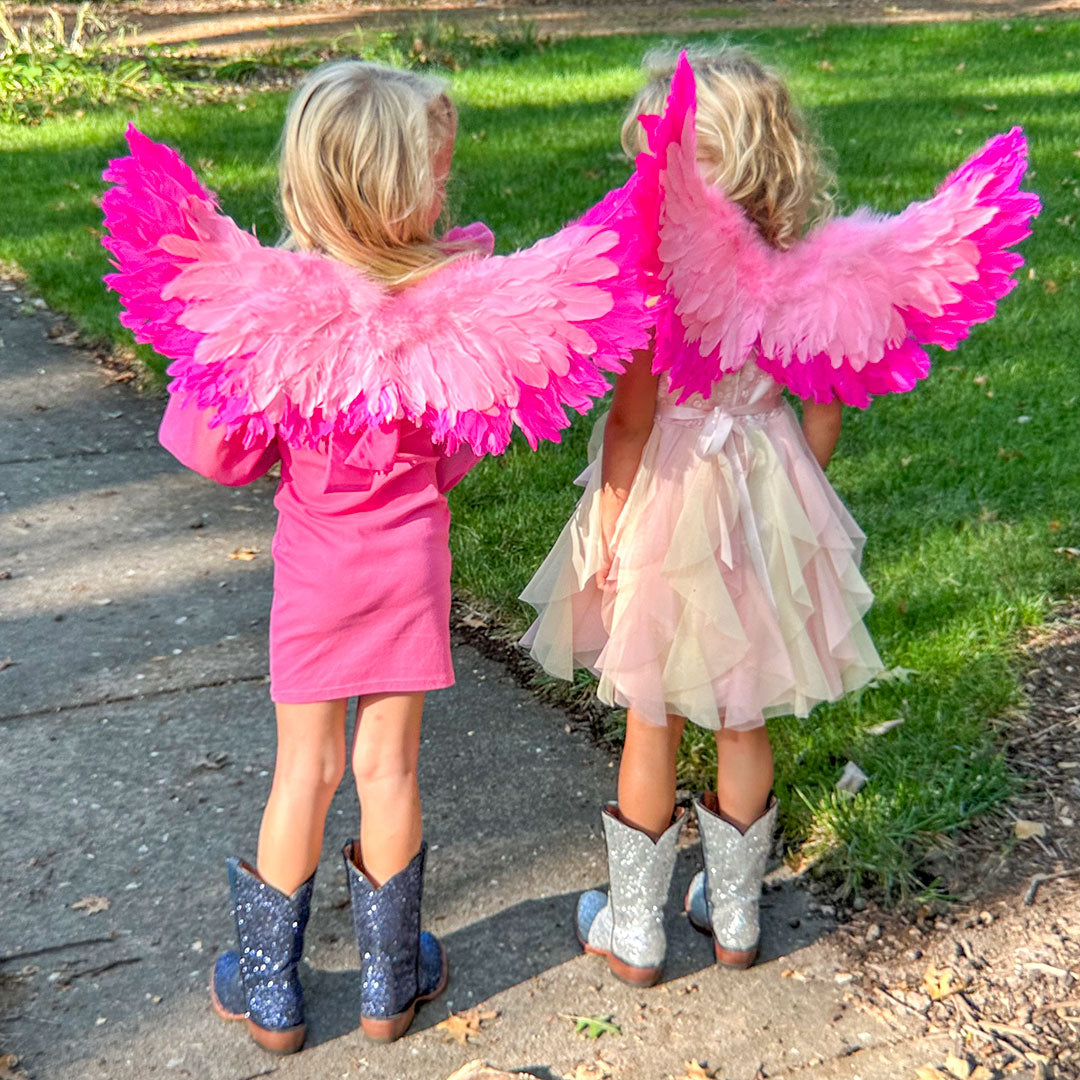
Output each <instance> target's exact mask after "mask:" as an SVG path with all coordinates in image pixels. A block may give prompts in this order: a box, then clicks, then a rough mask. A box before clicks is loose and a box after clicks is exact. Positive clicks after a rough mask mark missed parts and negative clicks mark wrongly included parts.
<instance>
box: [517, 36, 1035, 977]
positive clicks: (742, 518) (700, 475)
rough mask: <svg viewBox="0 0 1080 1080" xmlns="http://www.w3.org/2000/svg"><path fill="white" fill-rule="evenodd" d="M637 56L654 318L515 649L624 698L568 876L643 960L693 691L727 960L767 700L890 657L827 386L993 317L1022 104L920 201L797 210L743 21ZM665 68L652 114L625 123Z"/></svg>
mask: <svg viewBox="0 0 1080 1080" xmlns="http://www.w3.org/2000/svg"><path fill="white" fill-rule="evenodd" d="M652 59H653V60H655V63H654V64H653V78H652V81H651V82H650V83H649V85H648V86H647V87H646V88H645V89H644V90H643V91H642V92H641V94H640V95H639V97H638V99H637V100H636V102H635V103H634V107H633V108H632V110H631V112H630V114H629V117H628V119H627V122H626V125H625V126H624V132H623V135H624V146H625V148H626V150H627V151H628V152H642V151H644V153H641V156H639V158H638V170H639V173H642V174H643V175H645V174H649V173H658V174H659V188H660V191H661V193H662V194H661V201H660V211H659V223H658V230H659V250H658V262H659V264H660V266H659V274H660V277H661V278H662V280H663V282H664V294H663V296H662V297H661V299H660V302H659V305H658V306H657V308H656V312H657V327H656V338H655V346H654V348H653V349H652V350H649V351H645V352H642V353H640V354H639V355H638V356H637V358H636V359H635V360H634V362H633V364H632V365H631V366H630V368H629V369H628V370H627V371H626V373H625V374H623V375H621V376H619V378H618V379H617V381H616V387H615V396H614V400H613V402H612V406H611V411H610V413H609V414H608V416H607V418H606V421H602V422H601V424H600V425H598V428H597V431H596V433H595V435H594V439H593V443H594V446H593V447H592V448H591V453H592V455H593V456H594V460H593V461H592V463H591V465H590V466H589V468H588V469H587V470H586V473H585V474H584V476H583V478H582V479H583V481H584V483H585V493H584V495H583V496H582V498H581V500H580V502H579V503H578V506H577V509H576V510H575V512H574V515H573V517H572V518H571V519H570V522H569V523H568V524H567V526H566V528H565V529H564V530H563V532H562V535H561V536H560V537H559V539H558V540H557V541H556V544H555V547H554V548H553V550H552V551H551V553H550V555H549V556H548V558H547V559H546V561H545V562H544V563H543V565H542V566H541V567H540V569H539V570H538V571H537V572H536V575H535V576H534V577H533V579H532V581H531V582H530V583H529V585H528V587H527V588H526V589H525V591H524V593H523V594H522V599H523V600H525V601H527V602H528V603H530V604H531V605H533V607H535V608H536V609H537V611H538V613H539V615H538V618H537V619H536V621H535V623H534V624H533V626H532V627H531V629H530V630H529V632H528V634H527V635H526V638H525V644H527V645H528V647H529V648H530V650H531V652H532V655H533V656H534V657H535V658H536V659H537V660H538V661H539V662H540V663H541V664H542V665H543V666H544V667H545V668H546V669H547V670H548V671H549V672H551V673H552V674H555V675H557V676H560V677H562V678H566V679H569V678H571V677H572V675H573V670H574V668H576V667H586V668H589V669H590V670H591V671H592V672H593V673H594V674H595V675H596V676H597V678H598V680H599V686H598V688H597V694H598V695H599V697H600V698H601V700H603V701H604V702H606V703H607V704H609V705H617V706H622V707H624V708H625V709H626V710H627V714H626V737H625V743H624V746H623V753H622V761H621V763H620V769H619V778H618V803H617V804H610V805H608V806H606V807H605V808H604V812H603V814H602V821H603V825H604V832H605V838H606V840H607V845H608V856H609V871H610V880H611V888H610V893H609V894H607V895H605V894H604V893H603V892H598V891H593V892H589V893H586V894H585V895H584V896H583V897H582V898H581V900H580V902H579V906H578V919H577V930H578V935H579V938H580V940H581V942H582V944H583V946H584V948H585V950H586V951H587V952H594V953H600V954H603V955H604V956H606V957H607V958H608V962H609V964H610V966H611V968H612V970H613V971H614V972H615V974H616V975H618V976H620V977H621V978H624V979H627V980H629V981H631V982H635V983H639V984H650V983H653V982H655V981H656V980H657V979H659V977H660V975H661V971H662V966H663V960H664V950H665V940H664V931H663V911H664V903H665V899H666V896H667V891H668V887H669V885H670V880H671V873H672V868H673V866H674V860H675V842H676V837H677V833H678V829H679V824H680V817H681V815H682V812H681V811H680V812H679V815H678V816H675V817H673V812H674V803H675V762H676V752H677V749H678V746H679V741H680V738H681V736H682V732H683V727H684V724H685V722H686V720H687V719H689V720H690V721H692V722H693V723H695V724H698V725H701V726H702V727H705V728H708V729H711V730H713V731H714V732H715V737H716V744H717V751H718V758H719V761H718V767H717V775H716V791H715V793H712V792H710V793H708V794H706V795H705V796H703V797H702V798H700V799H698V800H696V801H695V810H696V813H697V818H698V822H699V826H700V833H701V839H702V847H703V854H704V863H705V869H704V872H703V873H702V874H699V875H698V876H697V877H696V878H695V880H694V883H693V884H692V886H691V889H690V892H689V893H688V896H687V902H686V903H687V909H688V912H689V914H690V916H691V919H692V921H693V922H694V924H695V925H696V926H697V927H698V928H699V929H701V930H702V931H703V932H705V933H710V934H711V935H712V937H713V940H714V948H715V955H716V958H717V960H718V961H719V962H721V963H724V964H728V965H732V966H736V967H745V966H748V965H749V964H751V963H753V961H754V959H755V956H756V954H757V948H758V936H759V935H758V896H759V893H760V887H761V879H762V874H763V872H764V867H765V859H766V856H767V854H768V852H769V849H770V847H771V841H772V833H773V827H774V823H775V819H776V812H777V810H776V800H775V798H774V797H773V795H772V782H773V760H772V752H771V749H770V745H769V736H768V733H767V731H766V728H765V726H764V725H765V720H766V718H768V717H772V716H780V715H784V714H794V715H796V716H800V717H805V716H807V715H808V714H809V712H810V710H811V709H812V708H813V707H814V706H815V705H816V704H817V703H818V702H822V701H834V700H836V699H837V698H839V697H840V696H841V695H843V694H846V693H848V692H849V691H851V690H854V689H856V688H858V687H860V686H864V685H865V684H866V683H867V682H868V681H869V680H870V679H871V678H873V676H874V675H875V673H877V672H878V671H880V670H881V661H880V660H879V658H878V654H877V652H876V650H875V648H874V645H873V643H872V641H871V640H870V637H869V635H868V633H867V631H866V628H865V627H864V625H863V622H862V617H863V615H864V614H865V612H866V611H867V609H868V608H869V606H870V604H871V600H872V597H871V593H870V589H869V588H868V587H867V585H866V582H865V581H864V580H863V578H862V576H861V575H860V572H859V562H860V557H861V554H862V548H863V541H864V537H863V534H862V533H861V532H860V530H859V528H858V526H857V525H856V524H855V522H854V521H853V520H852V518H851V516H850V515H849V514H848V512H847V510H846V509H845V508H844V505H843V504H842V503H841V501H840V499H839V498H838V497H837V495H836V493H835V492H834V491H833V489H832V487H831V486H830V484H829V482H828V480H827V478H826V476H825V473H824V471H823V470H824V468H825V466H826V465H827V464H828V462H829V458H830V456H831V455H832V452H833V448H834V446H835V445H836V441H837V438H838V436H839V434H840V426H841V405H842V403H846V404H850V405H858V406H865V405H866V404H867V403H868V401H869V397H870V395H871V394H878V393H886V392H890V391H902V390H907V389H910V388H911V387H912V386H913V385H914V383H915V382H916V381H917V380H918V379H919V378H921V377H922V376H924V375H925V374H926V373H927V370H928V367H929V363H928V361H927V359H926V355H925V353H924V352H923V351H922V349H921V343H923V342H934V343H936V344H940V345H944V346H946V347H951V346H953V345H955V344H956V342H957V341H958V340H959V339H960V338H961V337H963V336H964V335H965V334H966V333H967V329H968V327H969V326H970V325H971V324H972V323H974V322H978V321H982V320H983V319H987V318H989V317H990V316H991V315H992V313H993V310H994V303H995V301H996V300H997V298H999V297H1000V296H1002V295H1004V294H1005V293H1006V292H1007V291H1008V290H1009V289H1010V288H1011V287H1012V285H1013V284H1014V282H1013V281H1012V278H1011V274H1012V272H1013V271H1014V270H1015V268H1016V267H1017V266H1018V265H1019V263H1020V258H1019V256H1017V255H1015V254H1013V253H1011V252H1006V251H1005V250H1004V249H1005V248H1006V247H1008V246H1009V245H1011V244H1014V243H1016V242H1017V241H1018V240H1019V239H1021V238H1022V237H1023V236H1025V235H1026V234H1027V223H1028V220H1029V218H1030V217H1031V215H1032V214H1033V213H1035V212H1036V211H1037V208H1038V201H1037V200H1036V199H1035V198H1034V197H1033V196H1029V195H1025V194H1024V193H1022V192H1018V185H1019V181H1020V177H1021V176H1022V175H1023V171H1024V163H1025V155H1024V145H1023V137H1022V135H1021V134H1020V132H1019V130H1018V129H1017V130H1015V131H1013V132H1011V133H1010V134H1009V135H1006V136H1001V137H999V138H998V139H996V140H992V141H991V143H989V144H988V145H987V147H986V148H985V149H984V150H983V152H982V153H981V154H980V155H979V156H977V157H976V158H974V159H973V160H972V161H971V162H969V163H968V164H967V165H966V166H964V167H963V168H962V169H961V170H959V171H958V172H957V173H956V174H954V176H953V177H951V178H950V180H949V181H948V182H947V183H946V184H945V185H944V186H943V187H942V189H941V190H940V192H939V194H938V196H937V197H936V198H935V199H933V200H932V201H930V202H928V203H924V204H914V205H913V206H912V207H909V208H908V210H907V211H905V212H904V214H901V215H899V216H898V217H896V218H877V217H874V216H871V215H869V214H868V213H866V212H862V211H860V212H859V213H857V214H855V215H853V216H852V217H851V218H846V219H836V220H834V221H831V222H826V223H825V224H822V225H820V226H819V227H817V228H815V229H814V230H813V231H811V232H810V233H809V234H807V235H806V236H805V237H804V236H803V233H804V230H805V229H806V227H807V225H808V223H810V222H812V221H813V220H815V219H824V218H825V217H827V211H828V210H829V206H830V200H829V197H828V194H827V183H828V180H829V177H828V175H827V173H826V171H825V170H824V168H823V167H822V164H821V160H820V157H819V154H818V152H817V149H816V148H815V145H814V143H813V141H812V140H811V139H810V138H809V136H808V134H807V130H806V126H805V124H804V122H803V120H802V118H801V116H800V115H799V113H798V111H797V109H796V108H795V106H794V105H793V103H792V101H791V99H790V96H789V94H788V91H787V89H786V87H785V86H784V84H783V82H782V81H781V80H780V79H779V78H778V77H777V76H776V75H775V74H774V73H773V72H771V71H769V70H767V69H766V68H764V67H763V66H762V65H761V64H759V63H758V62H757V60H755V59H754V57H753V56H752V55H750V54H749V53H747V52H746V51H744V50H742V49H737V48H724V49H720V50H714V51H700V52H697V53H696V54H693V56H692V59H690V60H687V59H686V57H685V56H684V57H683V58H682V59H681V60H680V62H679V63H678V65H676V64H675V63H674V62H673V58H672V57H671V56H670V55H669V56H666V57H665V56H660V57H659V58H656V57H654V58H652ZM650 62H652V61H651V60H649V59H647V61H646V63H647V65H648V64H649V63H650ZM673 73H674V79H673V81H672V76H673ZM669 82H671V85H672V89H671V94H670V97H669V99H668V105H667V109H666V111H665V112H664V116H663V117H662V118H658V117H657V116H655V115H646V116H642V117H641V118H640V119H641V121H642V123H641V125H639V123H638V119H639V114H641V113H645V114H656V113H659V112H660V111H661V107H662V106H663V104H664V98H665V94H667V92H668V86H669ZM646 138H647V139H648V147H646ZM647 231H648V230H647ZM785 386H786V387H787V388H788V389H789V390H791V391H792V392H794V393H795V394H796V395H797V396H799V397H801V398H802V399H803V404H802V418H801V421H800V419H799V418H797V417H796V415H795V413H794V412H793V411H792V409H791V407H790V406H789V405H788V404H787V403H786V402H785V401H784V399H783V396H782V394H781V390H782V387H785Z"/></svg>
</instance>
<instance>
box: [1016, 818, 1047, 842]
mask: <svg viewBox="0 0 1080 1080" xmlns="http://www.w3.org/2000/svg"><path fill="white" fill-rule="evenodd" d="M1013 832H1014V833H1016V839H1017V840H1030V839H1031V837H1033V836H1045V835H1046V825H1045V824H1044V823H1043V822H1041V821H1025V820H1024V819H1023V818H1020V820H1019V821H1017V822H1016V824H1015V825H1014V826H1013Z"/></svg>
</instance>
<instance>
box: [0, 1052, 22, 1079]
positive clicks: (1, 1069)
mask: <svg viewBox="0 0 1080 1080" xmlns="http://www.w3.org/2000/svg"><path fill="white" fill-rule="evenodd" d="M0 1080H29V1078H28V1077H27V1075H26V1073H24V1072H23V1071H22V1069H20V1068H19V1057H18V1055H17V1054H0Z"/></svg>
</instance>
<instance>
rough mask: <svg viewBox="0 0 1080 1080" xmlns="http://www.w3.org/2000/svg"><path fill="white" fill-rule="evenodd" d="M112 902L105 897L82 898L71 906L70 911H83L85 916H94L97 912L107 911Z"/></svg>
mask: <svg viewBox="0 0 1080 1080" xmlns="http://www.w3.org/2000/svg"><path fill="white" fill-rule="evenodd" d="M110 907H112V902H111V901H110V900H109V898H108V897H107V896H84V897H83V898H82V899H81V900H76V901H75V903H74V904H72V905H71V910H72V911H84V912H86V914H87V915H96V914H97V913H98V912H99V911H108V910H109V908H110Z"/></svg>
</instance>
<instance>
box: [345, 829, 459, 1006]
mask: <svg viewBox="0 0 1080 1080" xmlns="http://www.w3.org/2000/svg"><path fill="white" fill-rule="evenodd" d="M353 848H354V845H353V842H351V841H350V842H349V843H348V844H346V845H345V850H344V852H343V854H344V856H345V872H346V874H347V875H348V878H349V896H350V898H351V900H352V916H353V929H354V930H355V931H356V946H357V948H358V949H359V950H360V986H361V989H360V1012H361V1014H362V1015H363V1016H365V1017H368V1018H370V1019H373V1020H389V1019H391V1018H393V1017H395V1016H398V1015H400V1014H401V1013H403V1012H405V1010H406V1009H408V1008H409V1006H410V1005H412V1004H413V1002H414V1001H416V999H417V998H423V997H427V996H429V995H431V994H432V993H433V992H434V990H435V988H436V987H437V986H438V985H439V981H440V979H441V978H442V970H443V949H442V945H440V944H439V941H438V939H437V938H436V937H435V936H434V935H433V934H429V933H427V932H424V933H421V931H420V900H421V896H422V894H423V887H424V860H425V858H426V856H427V844H421V846H420V851H419V852H418V853H417V854H416V856H415V857H414V858H413V860H412V862H410V863H409V865H408V866H406V867H405V869H404V870H402V871H400V872H399V873H397V874H395V875H394V876H393V877H392V878H390V880H389V881H386V882H384V883H383V885H382V887H381V888H378V889H376V888H375V887H374V885H372V883H371V881H370V880H369V879H368V877H367V875H366V874H365V873H364V872H363V870H361V869H359V868H358V867H357V865H356V862H355V861H354V859H353Z"/></svg>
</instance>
